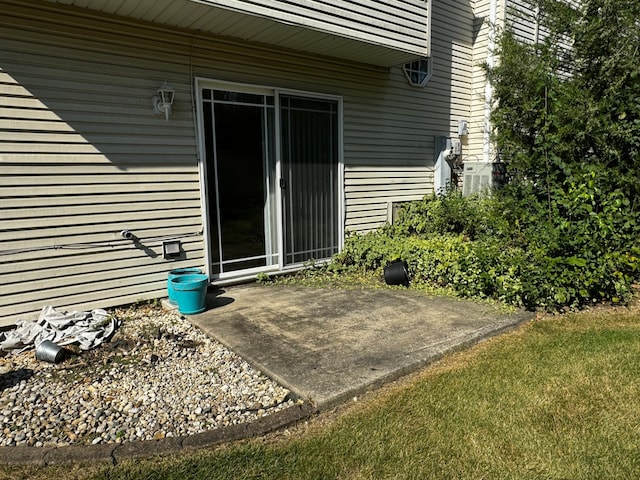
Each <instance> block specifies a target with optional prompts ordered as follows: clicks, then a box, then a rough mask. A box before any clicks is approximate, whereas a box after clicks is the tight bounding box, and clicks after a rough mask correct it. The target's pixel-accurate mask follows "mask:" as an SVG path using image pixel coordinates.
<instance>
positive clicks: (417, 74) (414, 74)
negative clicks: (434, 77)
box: [402, 57, 431, 87]
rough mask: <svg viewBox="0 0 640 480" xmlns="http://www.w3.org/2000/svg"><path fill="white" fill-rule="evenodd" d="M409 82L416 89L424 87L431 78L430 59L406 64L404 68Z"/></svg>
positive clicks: (426, 58)
mask: <svg viewBox="0 0 640 480" xmlns="http://www.w3.org/2000/svg"><path fill="white" fill-rule="evenodd" d="M402 70H403V71H404V74H405V75H406V77H407V80H408V81H409V83H410V84H411V85H413V86H414V87H424V86H425V85H426V84H427V82H428V81H429V79H430V78H431V59H429V58H428V57H425V58H421V59H420V60H414V61H413V62H409V63H405V64H404V67H402Z"/></svg>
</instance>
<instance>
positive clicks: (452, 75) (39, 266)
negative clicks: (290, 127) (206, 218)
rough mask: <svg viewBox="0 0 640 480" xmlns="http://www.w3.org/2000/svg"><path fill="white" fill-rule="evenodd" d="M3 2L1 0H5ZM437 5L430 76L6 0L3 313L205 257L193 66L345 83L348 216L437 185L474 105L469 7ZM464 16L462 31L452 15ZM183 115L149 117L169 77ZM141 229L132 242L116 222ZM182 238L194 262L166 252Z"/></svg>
mask: <svg viewBox="0 0 640 480" xmlns="http://www.w3.org/2000/svg"><path fill="white" fill-rule="evenodd" d="M1 3H2V2H0V4H1ZM462 3H463V4H464V5H465V7H464V8H460V2H448V3H443V4H442V5H441V7H440V8H438V9H434V26H433V28H434V36H437V37H438V41H437V42H434V45H433V57H432V61H433V77H432V79H431V81H430V82H429V84H428V85H427V86H426V87H425V88H416V87H412V86H410V85H409V84H408V82H407V81H406V78H405V76H404V73H403V71H402V68H401V67H400V66H398V67H394V68H391V69H387V68H381V67H376V66H372V65H366V64H361V63H354V62H346V61H343V60H337V59H331V58H327V57H318V56H313V55H309V54H305V53H302V52H293V51H290V50H278V49H275V48H273V47H269V46H266V45H261V44H253V43H247V42H241V41H238V40H232V39H229V38H224V37H217V36H212V35H205V34H201V33H197V32H192V31H188V30H181V29H176V28H169V27H162V26H158V25H152V24H147V23H142V22H137V21H133V20H130V19H124V18H115V17H104V16H101V15H100V14H99V13H94V12H89V11H85V10H76V9H66V8H63V9H60V11H59V12H51V11H49V12H47V15H46V18H45V17H43V15H41V14H40V12H39V11H38V9H37V8H28V6H26V5H17V4H15V3H14V2H8V3H7V4H6V5H0V6H2V8H3V15H2V17H0V59H1V60H0V69H1V70H0V171H1V175H2V183H1V184H0V203H1V205H2V209H0V220H1V222H2V227H1V229H0V271H1V274H2V282H0V325H6V324H11V323H14V322H15V321H17V320H19V319H27V318H33V317H34V316H36V315H37V312H38V311H39V310H40V309H41V308H42V307H43V306H44V305H47V304H52V305H54V306H56V307H59V308H64V309H83V310H87V309H91V308H97V307H109V306H114V305H120V304H125V303H130V302H135V301H138V300H144V299H150V298H158V297H162V296H165V292H166V277H167V273H168V271H169V270H171V269H174V268H179V267H192V266H195V267H201V268H203V269H204V270H206V266H205V259H204V258H205V255H204V249H205V245H204V239H203V235H202V232H203V220H202V205H201V201H202V198H201V191H200V171H199V164H198V158H197V151H198V148H197V139H196V125H195V114H194V110H195V109H194V108H193V103H192V102H193V92H192V89H193V82H194V78H196V77H201V78H211V79H215V80H221V81H229V82H237V83H245V84H254V85H262V86H268V87H274V88H282V89H293V90H302V91H308V92H314V93H321V94H328V95H338V96H340V97H342V99H343V105H344V112H343V118H344V125H343V134H344V196H345V198H344V201H345V228H346V229H347V230H355V231H367V230H370V229H373V228H375V227H377V226H379V225H381V224H382V223H384V222H385V221H386V220H387V209H388V204H389V202H394V201H405V200H413V199H419V198H421V197H422V196H423V195H425V194H427V193H430V192H432V190H433V163H434V139H435V137H437V136H451V135H452V134H453V133H454V132H455V129H456V125H457V120H458V119H459V118H466V116H468V114H469V100H470V95H469V87H468V85H469V78H470V72H471V70H472V51H471V34H470V32H468V29H469V27H470V25H472V23H473V11H472V8H471V5H470V4H469V5H467V4H466V2H462ZM452 15H458V17H457V18H459V20H460V22H461V23H460V27H459V28H454V29H452V28H449V27H447V26H445V21H446V20H448V19H449V18H451V16H452ZM165 80H166V81H167V82H169V83H170V84H171V85H172V86H173V87H174V88H175V89H176V99H175V103H174V107H173V115H172V116H171V119H170V121H168V122H167V121H165V119H164V116H163V115H154V114H153V109H152V105H151V96H152V95H154V94H155V91H156V90H157V88H158V87H160V85H161V83H162V82H163V81H165ZM124 229H127V230H130V231H131V232H133V233H134V234H135V235H136V236H137V238H138V240H137V241H135V242H134V241H132V240H124V239H122V238H121V236H120V231H121V230H124ZM170 238H179V239H180V240H181V241H182V243H183V248H184V251H185V255H184V259H183V260H180V261H166V260H164V259H163V257H162V248H161V244H162V240H163V239H170Z"/></svg>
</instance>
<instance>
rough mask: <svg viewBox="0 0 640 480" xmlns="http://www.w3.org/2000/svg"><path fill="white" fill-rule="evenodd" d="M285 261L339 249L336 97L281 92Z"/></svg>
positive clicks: (317, 256) (323, 255) (327, 254)
mask: <svg viewBox="0 0 640 480" xmlns="http://www.w3.org/2000/svg"><path fill="white" fill-rule="evenodd" d="M280 115H281V131H282V153H281V156H282V182H281V186H282V191H283V225H284V242H285V244H284V249H285V252H284V254H285V255H284V257H285V258H284V263H285V264H292V263H300V262H305V261H308V260H311V259H315V260H320V259H325V258H329V257H330V256H331V255H333V254H335V253H337V252H338V242H339V240H338V222H339V212H338V162H339V150H338V148H339V141H338V127H339V125H338V102H336V101H327V100H318V99H310V98H303V97H293V96H286V95H282V96H281V97H280Z"/></svg>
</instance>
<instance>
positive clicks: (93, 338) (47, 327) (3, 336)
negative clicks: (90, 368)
mask: <svg viewBox="0 0 640 480" xmlns="http://www.w3.org/2000/svg"><path fill="white" fill-rule="evenodd" d="M118 326H119V321H118V320H117V319H116V318H115V317H113V316H112V315H109V313H107V312H106V311H105V310H102V309H96V310H92V311H91V312H77V311H74V312H68V313H67V312H60V311H58V310H56V309H55V308H53V307H52V306H51V305H47V306H45V307H43V308H42V311H41V312H40V316H39V318H38V320H37V321H35V322H28V321H24V320H21V321H19V322H17V324H16V328H15V329H13V330H8V331H6V332H0V355H3V354H6V353H7V352H11V353H20V352H23V351H25V350H28V349H30V348H35V347H37V346H38V345H39V344H40V342H43V341H44V340H50V341H52V342H53V343H55V344H57V345H60V346H64V345H70V344H76V345H78V346H79V347H80V348H81V349H82V350H90V349H92V348H95V347H97V346H98V345H100V344H101V343H103V342H104V341H105V340H107V339H109V338H110V337H111V335H113V332H114V331H115V329H116V328H117V327H118Z"/></svg>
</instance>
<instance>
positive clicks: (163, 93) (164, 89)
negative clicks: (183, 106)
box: [153, 81, 176, 121]
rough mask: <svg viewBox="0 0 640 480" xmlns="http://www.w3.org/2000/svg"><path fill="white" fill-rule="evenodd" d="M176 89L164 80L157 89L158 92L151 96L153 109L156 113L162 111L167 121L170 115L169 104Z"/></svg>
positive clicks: (171, 102)
mask: <svg viewBox="0 0 640 480" xmlns="http://www.w3.org/2000/svg"><path fill="white" fill-rule="evenodd" d="M175 93H176V91H175V90H174V89H173V88H172V87H171V85H169V84H168V83H167V82H166V81H165V82H164V83H163V84H162V86H161V87H160V88H159V89H158V94H157V95H154V96H153V111H154V112H155V113H157V114H161V113H164V116H165V118H166V119H167V121H168V120H169V115H171V105H173V97H174V96H175Z"/></svg>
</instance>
